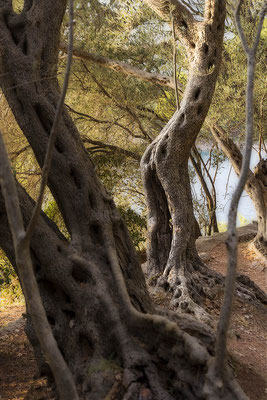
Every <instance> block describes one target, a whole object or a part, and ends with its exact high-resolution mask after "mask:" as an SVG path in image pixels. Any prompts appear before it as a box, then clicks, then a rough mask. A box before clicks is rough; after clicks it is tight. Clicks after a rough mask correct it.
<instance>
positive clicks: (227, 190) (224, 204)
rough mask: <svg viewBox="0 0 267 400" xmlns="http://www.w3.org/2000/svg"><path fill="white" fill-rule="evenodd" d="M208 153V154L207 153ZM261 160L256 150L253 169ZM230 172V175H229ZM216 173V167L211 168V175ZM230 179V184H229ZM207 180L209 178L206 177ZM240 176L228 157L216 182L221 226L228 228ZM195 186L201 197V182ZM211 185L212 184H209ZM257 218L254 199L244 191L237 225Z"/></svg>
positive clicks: (252, 163) (251, 165)
mask: <svg viewBox="0 0 267 400" xmlns="http://www.w3.org/2000/svg"><path fill="white" fill-rule="evenodd" d="M205 153H206V154H205ZM202 157H203V158H204V160H205V159H207V152H205V151H204V152H202ZM258 162H259V158H258V154H257V153H256V151H253V152H252V155H251V163H250V168H251V170H253V168H254V167H255V166H256V165H257V163H258ZM229 174H230V176H229ZM213 175H214V169H212V168H211V176H213ZM227 181H228V184H227ZM206 182H208V180H207V179H206ZM237 182H238V178H237V175H236V174H235V172H234V170H233V168H231V163H230V161H229V160H228V159H226V160H225V161H224V162H223V163H222V164H221V165H220V168H219V171H218V174H217V178H216V182H215V188H216V193H217V210H216V215H217V220H218V222H219V223H220V225H221V227H223V226H225V228H226V223H227V218H228V211H229V207H230V202H231V197H232V193H233V191H234V190H235V187H236V185H237ZM193 186H194V192H195V193H196V194H197V195H198V199H200V196H199V193H200V188H201V186H200V182H199V181H198V180H197V182H196V183H195V184H194V185H193ZM209 187H210V185H209ZM255 220H257V215H256V211H255V208H254V205H253V203H252V201H251V200H250V197H249V196H248V195H247V193H246V192H245V191H244V192H243V194H242V196H241V199H240V202H239V206H238V217H237V225H238V226H240V225H246V224H248V223H250V222H252V221H255Z"/></svg>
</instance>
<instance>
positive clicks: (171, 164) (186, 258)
mask: <svg viewBox="0 0 267 400" xmlns="http://www.w3.org/2000/svg"><path fill="white" fill-rule="evenodd" d="M147 2H148V4H149V5H150V6H151V7H152V8H154V9H155V11H156V12H158V13H159V14H160V15H161V16H163V17H164V16H165V17H166V18H167V15H168V13H169V9H168V7H169V5H168V4H167V3H164V2H161V1H153V0H149V1H147ZM161 3H162V4H161ZM171 3H172V2H171ZM175 4H176V2H175ZM173 17H174V22H175V24H176V31H177V32H178V35H179V38H181V40H183V43H184V44H185V45H186V47H187V51H188V54H189V63H190V64H189V76H188V82H187V86H186V89H185V92H184V96H183V99H182V102H181V106H180V109H179V110H177V111H176V112H175V113H174V115H173V117H172V118H171V120H170V121H169V123H168V124H167V125H166V127H165V128H164V129H163V130H162V132H161V134H160V135H159V136H158V137H157V138H156V139H155V140H154V142H153V143H152V144H151V145H150V146H149V147H148V148H147V150H146V152H145V154H144V156H143V158H142V161H141V169H142V175H143V182H144V186H145V192H146V197H147V204H148V235H149V247H148V251H147V255H148V263H149V264H148V266H149V271H150V274H152V275H155V276H156V277H160V279H159V280H158V283H159V285H160V286H163V287H165V288H168V289H171V290H172V291H173V293H174V300H173V303H174V305H176V306H177V307H178V308H179V309H180V310H186V311H189V312H191V313H194V314H195V315H196V316H197V317H198V318H203V317H204V318H205V313H203V310H202V308H200V307H199V306H198V305H197V304H196V303H198V302H199V298H200V296H201V294H202V293H203V292H202V289H203V286H204V287H205V288H206V292H207V293H208V292H209V289H208V287H207V285H204V281H203V276H201V275H200V274H199V272H201V274H203V275H204V276H205V274H207V270H206V268H205V267H204V266H203V263H202V262H201V260H200V259H199V257H198V255H197V251H196V247H195V237H194V233H193V232H194V216H193V206H192V197H191V191H190V183H189V176H188V159H189V156H190V151H191V148H192V146H193V145H194V143H195V140H196V137H197V135H198V133H199V131H200V129H201V127H202V124H203V122H204V120H205V117H206V115H207V112H208V109H209V106H210V103H211V100H212V96H213V92H214V88H215V83H216V80H217V76H218V71H219V67H220V61H221V52H222V41H223V32H224V18H225V2H224V1H215V0H214V1H207V2H206V7H205V16H204V20H203V21H202V22H197V21H195V20H194V18H193V17H192V15H191V14H190V13H189V11H188V10H187V9H185V8H184V7H183V6H182V5H180V4H179V5H177V4H176V8H175V11H174V12H173ZM159 193H160V194H159ZM201 292H202V293H201Z"/></svg>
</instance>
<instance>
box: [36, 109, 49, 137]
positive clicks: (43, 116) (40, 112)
mask: <svg viewBox="0 0 267 400" xmlns="http://www.w3.org/2000/svg"><path fill="white" fill-rule="evenodd" d="M34 110H35V112H36V115H37V117H38V119H39V121H40V123H41V125H42V126H43V128H44V130H45V131H46V132H47V134H48V135H49V134H50V131H51V128H52V123H51V121H50V120H49V118H48V115H47V113H46V112H45V110H44V108H43V106H42V105H41V104H40V103H37V104H35V105H34Z"/></svg>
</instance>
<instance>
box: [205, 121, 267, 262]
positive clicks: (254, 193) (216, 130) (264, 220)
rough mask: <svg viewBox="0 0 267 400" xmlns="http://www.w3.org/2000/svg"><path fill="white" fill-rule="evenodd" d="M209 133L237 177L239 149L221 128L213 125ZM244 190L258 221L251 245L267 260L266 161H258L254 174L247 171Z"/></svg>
mask: <svg viewBox="0 0 267 400" xmlns="http://www.w3.org/2000/svg"><path fill="white" fill-rule="evenodd" d="M211 132H212V135H213V137H214V139H215V140H216V141H217V143H218V144H219V146H220V148H221V149H222V151H223V152H224V153H225V154H226V156H227V157H228V158H229V160H230V162H231V164H232V166H233V168H234V170H235V173H236V174H237V175H238V176H239V175H240V172H241V167H242V160H243V156H242V154H241V152H240V150H239V148H238V147H237V145H236V144H235V143H234V142H233V140H232V139H231V138H230V137H229V136H228V135H227V133H226V132H225V131H224V129H223V128H222V127H220V126H218V125H215V126H213V127H211ZM245 189H246V192H247V194H248V195H249V197H250V198H251V200H252V202H253V204H254V207H255V210H256V213H257V219H258V233H257V235H256V237H255V239H254V241H253V244H254V247H255V249H256V251H258V252H259V253H260V254H261V255H263V256H264V257H266V258H267V159H262V160H261V161H259V163H258V165H257V166H256V167H255V169H254V172H252V171H249V174H248V179H247V183H246V186H245Z"/></svg>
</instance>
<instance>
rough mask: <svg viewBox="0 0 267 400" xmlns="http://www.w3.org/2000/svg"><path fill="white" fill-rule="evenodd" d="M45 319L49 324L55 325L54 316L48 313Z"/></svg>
mask: <svg viewBox="0 0 267 400" xmlns="http://www.w3.org/2000/svg"><path fill="white" fill-rule="evenodd" d="M47 320H48V322H49V324H50V325H51V326H55V323H56V321H55V318H54V317H52V316H51V315H48V316H47Z"/></svg>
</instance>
